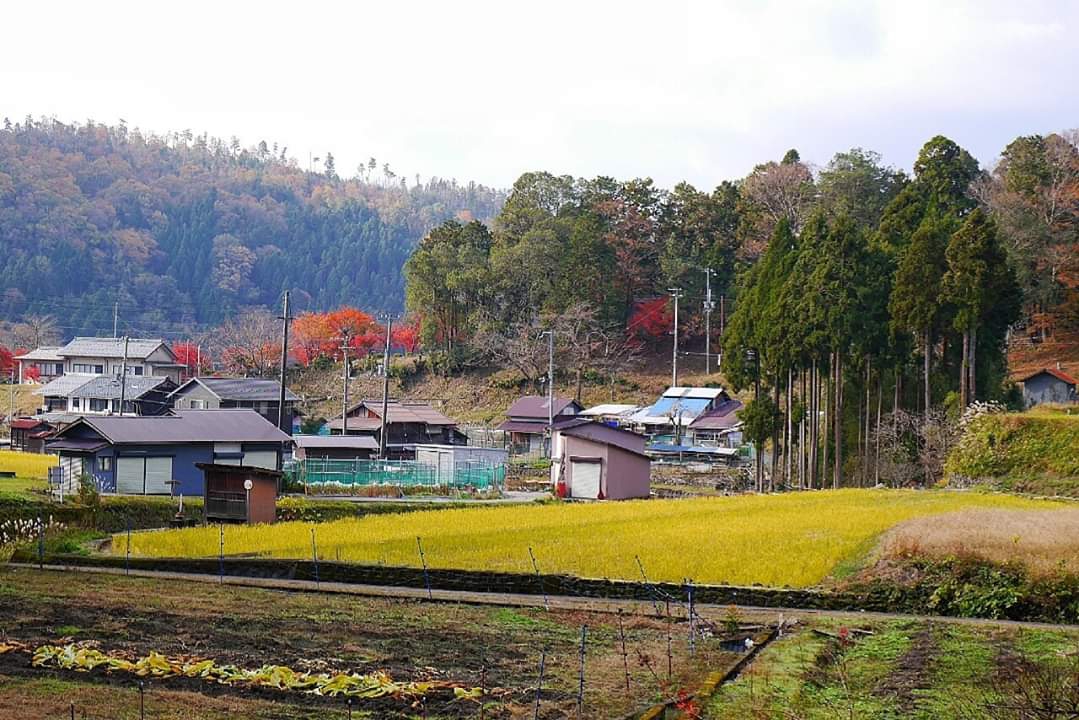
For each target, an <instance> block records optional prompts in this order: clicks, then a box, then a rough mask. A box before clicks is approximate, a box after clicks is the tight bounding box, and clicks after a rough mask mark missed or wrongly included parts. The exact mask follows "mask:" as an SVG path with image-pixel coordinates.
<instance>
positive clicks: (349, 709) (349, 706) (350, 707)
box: [348, 698, 352, 720]
mask: <svg viewBox="0 0 1079 720" xmlns="http://www.w3.org/2000/svg"><path fill="white" fill-rule="evenodd" d="M348 720H352V698H349V699H348Z"/></svg>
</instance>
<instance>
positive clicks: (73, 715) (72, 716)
mask: <svg viewBox="0 0 1079 720" xmlns="http://www.w3.org/2000/svg"><path fill="white" fill-rule="evenodd" d="M71 720H75V703H71Z"/></svg>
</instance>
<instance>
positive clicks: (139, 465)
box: [116, 457, 172, 495]
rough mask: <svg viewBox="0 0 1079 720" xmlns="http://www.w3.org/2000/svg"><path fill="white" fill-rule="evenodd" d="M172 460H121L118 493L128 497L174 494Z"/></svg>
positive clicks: (151, 458) (153, 458) (161, 458)
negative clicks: (169, 482) (171, 482)
mask: <svg viewBox="0 0 1079 720" xmlns="http://www.w3.org/2000/svg"><path fill="white" fill-rule="evenodd" d="M169 480H172V458H171V457H150V458H141V457H140V458H125V457H122V458H119V459H118V460H117V461H116V492H118V493H122V494H127V495H168V494H170V493H171V492H172V488H171V487H170V486H169V484H168V481H169Z"/></svg>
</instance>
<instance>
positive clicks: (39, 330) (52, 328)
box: [11, 315, 60, 350]
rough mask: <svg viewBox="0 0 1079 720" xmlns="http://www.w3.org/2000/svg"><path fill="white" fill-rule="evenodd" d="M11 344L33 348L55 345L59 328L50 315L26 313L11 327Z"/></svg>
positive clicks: (58, 336)
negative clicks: (21, 320) (23, 317)
mask: <svg viewBox="0 0 1079 720" xmlns="http://www.w3.org/2000/svg"><path fill="white" fill-rule="evenodd" d="M11 339H12V345H14V346H15V347H17V348H25V349H27V350H33V349H34V348H38V347H41V346H42V345H56V344H57V343H58V342H59V341H60V328H59V327H58V326H57V324H56V318H54V317H53V316H52V315H27V316H26V318H25V319H24V320H23V322H20V323H15V324H14V325H13V326H12V327H11Z"/></svg>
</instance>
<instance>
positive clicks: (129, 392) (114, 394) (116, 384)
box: [68, 375, 172, 400]
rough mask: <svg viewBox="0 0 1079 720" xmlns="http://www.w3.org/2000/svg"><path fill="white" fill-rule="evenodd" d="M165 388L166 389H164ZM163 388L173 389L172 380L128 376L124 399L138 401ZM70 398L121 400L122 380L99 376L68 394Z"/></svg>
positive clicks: (113, 376) (145, 376) (146, 376)
mask: <svg viewBox="0 0 1079 720" xmlns="http://www.w3.org/2000/svg"><path fill="white" fill-rule="evenodd" d="M162 386H164V387H162ZM159 387H161V389H162V390H166V391H167V390H168V389H169V388H171V387H172V380H169V379H168V378H163V377H153V376H149V375H128V376H127V381H126V382H125V383H124V387H123V391H124V399H125V400H137V399H138V398H140V397H142V396H143V395H145V394H146V393H148V392H150V391H151V390H155V389H157V388H159ZM68 397H77V398H99V399H105V400H114V399H115V400H119V399H120V378H119V377H118V376H115V375H98V376H97V377H95V378H93V379H91V380H90V381H89V382H87V383H84V384H82V385H80V386H79V387H77V388H75V389H74V390H72V391H71V392H70V393H68Z"/></svg>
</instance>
